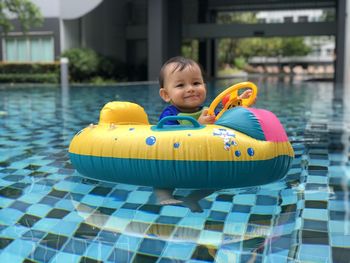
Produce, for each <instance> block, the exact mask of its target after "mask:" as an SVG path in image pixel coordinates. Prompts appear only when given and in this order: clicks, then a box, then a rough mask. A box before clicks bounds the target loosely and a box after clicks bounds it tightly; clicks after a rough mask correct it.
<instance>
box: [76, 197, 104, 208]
mask: <svg viewBox="0 0 350 263" xmlns="http://www.w3.org/2000/svg"><path fill="white" fill-rule="evenodd" d="M80 201H81V202H82V203H83V204H87V205H91V206H101V205H103V202H104V198H103V197H102V196H95V195H85V196H84V197H83V198H82V199H81V200H80Z"/></svg>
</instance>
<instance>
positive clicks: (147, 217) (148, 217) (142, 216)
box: [134, 211, 159, 223]
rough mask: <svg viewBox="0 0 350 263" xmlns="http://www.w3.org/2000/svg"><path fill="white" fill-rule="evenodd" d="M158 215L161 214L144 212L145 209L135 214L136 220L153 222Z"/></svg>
mask: <svg viewBox="0 0 350 263" xmlns="http://www.w3.org/2000/svg"><path fill="white" fill-rule="evenodd" d="M158 216H159V215H157V214H152V213H148V212H143V211H136V213H135V215H134V220H138V221H142V222H148V223H152V222H154V221H155V220H156V219H157V218H158Z"/></svg>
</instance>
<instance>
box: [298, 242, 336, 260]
mask: <svg viewBox="0 0 350 263" xmlns="http://www.w3.org/2000/svg"><path fill="white" fill-rule="evenodd" d="M330 253H331V251H330V247H329V246H323V245H300V249H299V253H298V259H299V260H301V261H311V262H326V261H327V259H329V258H330Z"/></svg>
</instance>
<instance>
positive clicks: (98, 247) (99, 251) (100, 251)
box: [85, 242, 113, 261]
mask: <svg viewBox="0 0 350 263" xmlns="http://www.w3.org/2000/svg"><path fill="white" fill-rule="evenodd" d="M112 249H113V247H112V246H111V245H107V244H104V243H100V242H99V243H97V242H92V243H91V244H90V245H89V247H88V248H87V250H86V252H85V255H86V256H87V257H90V258H93V259H95V260H101V261H106V260H107V258H108V257H109V255H110V254H111V253H112Z"/></svg>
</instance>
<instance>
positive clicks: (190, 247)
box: [162, 242, 196, 261]
mask: <svg viewBox="0 0 350 263" xmlns="http://www.w3.org/2000/svg"><path fill="white" fill-rule="evenodd" d="M195 247H196V245H195V244H194V243H188V242H184V243H176V242H171V243H170V242H169V243H167V244H166V247H165V248H164V252H163V254H162V256H163V257H169V258H173V259H174V261H176V260H178V259H179V260H187V259H189V258H190V257H191V255H192V253H193V251H194V249H195Z"/></svg>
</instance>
